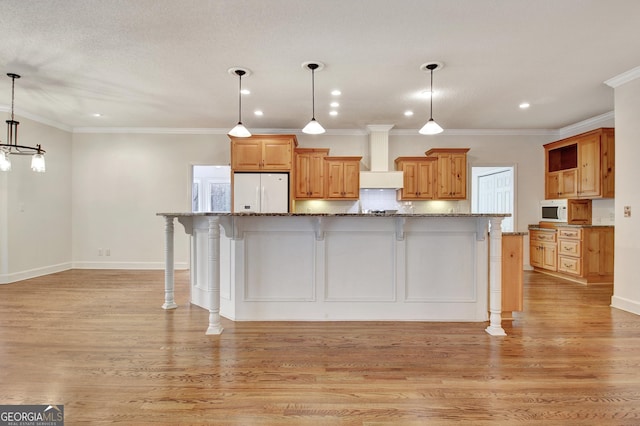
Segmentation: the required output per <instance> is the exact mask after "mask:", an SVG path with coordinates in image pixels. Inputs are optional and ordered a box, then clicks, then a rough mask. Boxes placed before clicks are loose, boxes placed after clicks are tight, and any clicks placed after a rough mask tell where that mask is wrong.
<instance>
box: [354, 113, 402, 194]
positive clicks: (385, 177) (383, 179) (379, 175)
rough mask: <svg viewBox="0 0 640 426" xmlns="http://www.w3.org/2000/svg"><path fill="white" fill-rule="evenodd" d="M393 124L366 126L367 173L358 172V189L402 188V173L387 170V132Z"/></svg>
mask: <svg viewBox="0 0 640 426" xmlns="http://www.w3.org/2000/svg"><path fill="white" fill-rule="evenodd" d="M391 128H393V124H376V125H368V126H367V129H368V130H369V155H370V158H371V167H370V168H369V171H362V172H360V188H380V189H388V188H391V189H399V188H402V186H403V176H402V175H403V173H402V172H401V171H390V170H389V131H390V130H391Z"/></svg>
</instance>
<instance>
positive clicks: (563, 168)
mask: <svg viewBox="0 0 640 426" xmlns="http://www.w3.org/2000/svg"><path fill="white" fill-rule="evenodd" d="M544 150H545V198H547V199H554V198H589V199H590V198H613V197H614V195H615V170H614V167H615V164H614V163H615V137H614V129H612V128H602V129H597V130H593V131H590V132H586V133H582V134H580V135H577V136H572V137H570V138H567V139H562V140H560V141H557V142H552V143H549V144H546V145H544Z"/></svg>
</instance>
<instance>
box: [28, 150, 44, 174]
mask: <svg viewBox="0 0 640 426" xmlns="http://www.w3.org/2000/svg"><path fill="white" fill-rule="evenodd" d="M31 170H33V171H34V172H38V173H44V172H45V170H46V167H45V164H44V155H42V154H33V157H31Z"/></svg>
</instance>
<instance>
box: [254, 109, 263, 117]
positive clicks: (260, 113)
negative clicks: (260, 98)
mask: <svg viewBox="0 0 640 426" xmlns="http://www.w3.org/2000/svg"><path fill="white" fill-rule="evenodd" d="M253 113H254V114H255V115H259V116H263V115H264V113H263V112H262V111H261V110H259V109H257V110H255V111H254V112H253Z"/></svg>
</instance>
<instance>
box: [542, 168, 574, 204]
mask: <svg viewBox="0 0 640 426" xmlns="http://www.w3.org/2000/svg"><path fill="white" fill-rule="evenodd" d="M577 196H578V175H577V170H576V169H571V170H564V171H561V172H553V173H547V179H546V185H545V197H546V198H547V199H548V200H552V199H555V198H571V197H577Z"/></svg>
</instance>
